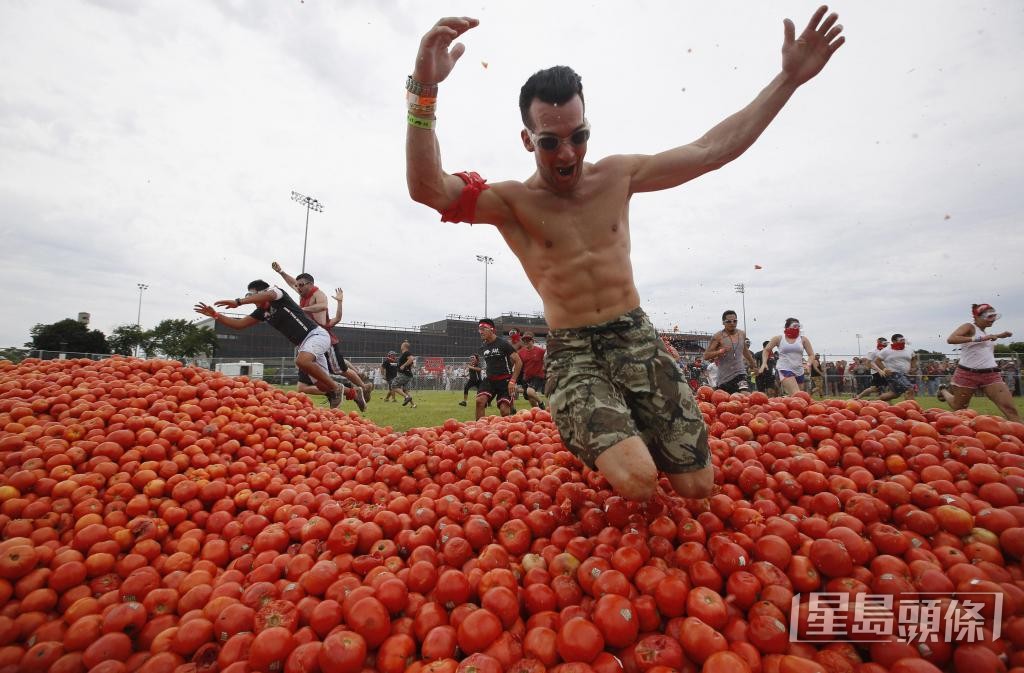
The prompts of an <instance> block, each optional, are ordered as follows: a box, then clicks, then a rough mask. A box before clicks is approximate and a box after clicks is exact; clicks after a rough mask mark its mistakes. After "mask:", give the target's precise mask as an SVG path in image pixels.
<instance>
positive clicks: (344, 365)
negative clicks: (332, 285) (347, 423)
mask: <svg viewBox="0 0 1024 673" xmlns="http://www.w3.org/2000/svg"><path fill="white" fill-rule="evenodd" d="M270 268H272V269H273V270H274V271H276V272H277V273H278V274H279V275H280V276H281V278H283V279H284V282H286V283H288V286H289V287H290V288H292V289H293V290H295V291H296V292H298V293H299V306H300V307H301V308H302V310H303V311H305V312H306V313H308V314H309V315H310V317H311V318H313V321H314V322H316V324H317V325H320V326H321V327H323V328H324V329H325V330H327V334H328V335H330V337H331V346H332V347H333V348H334V355H335V358H337V360H338V364H339V365H340V366H341V369H342V374H343V375H344V377H345V378H346V379H348V380H349V381H351V382H352V383H353V384H354V385H356V386H359V389H360V392H359V393H358V394H357V395H356V397H355V401H356V404H357V405H358V406H359V410H360V411H363V410H365V409H366V400H368V399H370V392H371V391H372V390H373V385H372V384H367V383H365V382H364V381H363V379H362V377H361V376H359V372H357V371H356V369H355V367H352V366H351V364H350V363H349V361H348V360H346V359H345V355H344V353H342V351H341V339H339V338H338V335H337V334H335V333H334V329H333V328H334V326H335V325H337V324H338V323H339V322H341V302H342V301H343V300H344V293H343V292H341V288H337V289H336V290H335V295H334V298H335V300H337V302H338V308H337V310H336V311H335V317H334V318H330V317H328V308H329V306H328V304H327V293H325V292H324V291H323V290H321V289H320V288H318V287H317V286H316V284H315V281H314V280H313V276H311V275H310V274H308V273H300V274H299V275H298V276H295V277H294V278H292V277H291V276H290V275H289V274H288V273H287V272H286V271H285V270H284V269H282V268H281V265H280V264H278V263H277V262H272V263H271V264H270ZM339 293H340V294H341V296H342V299H338V296H339ZM299 383H300V384H305V385H307V386H309V385H312V382H311V381H309V380H303V377H302V376H301V375H300V377H299Z"/></svg>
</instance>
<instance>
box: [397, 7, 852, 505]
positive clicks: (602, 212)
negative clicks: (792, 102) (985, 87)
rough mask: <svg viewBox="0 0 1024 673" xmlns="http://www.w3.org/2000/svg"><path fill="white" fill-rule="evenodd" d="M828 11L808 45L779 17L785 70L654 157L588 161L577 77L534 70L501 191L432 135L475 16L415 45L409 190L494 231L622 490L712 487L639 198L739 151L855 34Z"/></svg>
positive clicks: (562, 416) (703, 435)
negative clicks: (660, 309) (510, 170)
mask: <svg viewBox="0 0 1024 673" xmlns="http://www.w3.org/2000/svg"><path fill="white" fill-rule="evenodd" d="M826 11H827V8H826V7H821V8H819V9H818V10H817V11H816V12H815V13H814V15H813V16H812V17H811V20H810V22H809V24H808V25H807V28H806V29H805V30H804V31H803V33H801V35H800V39H799V40H797V38H796V34H795V29H794V26H793V23H792V22H791V21H789V20H788V19H787V20H786V21H785V22H784V31H783V37H784V39H783V46H782V70H781V72H780V73H779V74H778V75H777V76H776V77H775V78H774V79H773V80H772V81H771V83H769V84H768V86H767V87H765V88H764V89H763V90H762V92H761V93H760V94H758V96H757V97H756V98H755V99H754V100H753V101H752V102H751V103H750V104H749V105H747V106H746V107H745V108H744V109H742V110H740V111H739V112H737V113H736V114H734V115H732V116H730V117H729V118H727V119H725V120H724V121H722V122H721V123H720V124H718V125H716V126H715V127H714V128H712V129H711V130H709V131H708V132H707V133H705V134H704V135H703V136H702V137H701V138H700V139H698V140H697V141H695V142H693V143H691V144H688V145H683V146H680V147H677V148H675V149H670V150H668V151H665V152H661V153H659V154H655V155H638V154H633V155H616V156H610V157H607V158H604V159H602V160H600V161H598V162H597V163H585V162H584V157H585V156H586V153H587V141H588V140H589V138H590V126H589V124H588V123H587V119H586V116H585V107H584V100H583V86H582V80H581V79H580V77H579V75H577V74H576V73H575V72H574V71H573V70H572V69H571V68H568V67H566V66H557V67H554V68H549V69H547V70H542V71H539V72H537V73H535V74H534V75H533V76H531V77H530V78H529V79H528V80H527V82H526V84H525V85H524V86H523V87H522V89H521V91H520V96H519V111H520V116H521V118H522V121H523V125H524V127H525V128H523V129H522V130H521V132H520V139H521V142H522V144H523V147H524V149H525V150H526V151H527V152H530V153H533V155H534V163H535V167H536V169H535V172H534V173H533V175H531V176H530V177H529V178H527V179H526V180H525V181H524V182H519V181H515V180H512V181H506V182H497V183H495V184H493V185H488V184H487V182H486V180H484V179H483V178H482V177H481V176H479V175H478V174H476V173H472V172H464V173H459V174H456V175H451V174H448V173H446V172H445V171H444V170H443V168H442V165H441V152H440V146H439V144H438V139H437V136H436V135H435V134H434V130H433V129H434V124H435V123H436V119H435V111H436V103H437V95H438V85H439V84H440V83H441V82H442V81H444V80H445V79H446V78H447V77H448V75H449V74H450V73H451V71H452V68H453V67H454V66H455V63H456V62H457V61H458V60H459V58H460V57H461V56H462V54H463V53H464V52H465V46H464V45H462V44H455V45H454V46H452V41H453V40H455V39H456V38H457V37H459V36H460V35H462V34H463V33H465V32H466V31H468V30H470V29H472V28H473V27H475V26H477V25H478V24H479V21H477V20H476V19H472V18H468V17H449V18H444V19H441V20H440V21H438V22H437V24H435V25H434V26H433V27H432V28H431V29H430V30H429V31H428V32H427V33H426V34H425V35H424V36H423V39H422V40H421V41H420V45H419V51H418V53H417V55H416V59H415V61H414V68H413V73H412V75H410V76H409V78H408V80H407V82H406V88H407V90H408V96H407V101H408V103H409V108H408V112H409V114H408V116H407V121H408V128H407V136H406V180H407V185H408V188H409V194H410V196H411V197H412V199H413V200H415V201H417V202H419V203H423V204H424V205H427V206H429V207H431V208H433V209H435V210H437V211H440V212H441V219H442V220H444V221H452V222H470V223H488V224H493V225H496V226H497V227H498V231H499V233H500V234H501V235H502V237H503V238H504V239H505V242H506V244H508V246H509V248H510V249H511V250H512V252H513V253H515V255H516V257H517V258H518V259H519V261H520V263H521V264H522V265H523V270H524V271H525V273H526V276H527V278H529V279H530V282H531V283H532V284H533V286H534V288H535V289H536V290H537V292H538V293H539V294H540V297H541V300H542V301H543V303H544V314H545V317H546V318H547V321H548V324H549V325H550V326H551V328H552V330H551V332H550V333H549V335H548V340H547V356H546V363H545V364H546V368H547V371H546V376H547V381H546V388H547V389H546V390H545V393H547V397H548V402H549V404H550V407H551V409H552V415H553V417H554V419H555V423H556V425H557V426H558V430H559V433H560V435H561V438H562V440H563V441H564V442H565V444H566V446H567V447H568V448H569V449H570V450H571V451H572V452H574V453H575V454H576V455H577V456H578V457H579V458H580V459H581V460H582V461H583V462H584V463H585V464H586V465H587V466H588V467H590V468H592V469H597V470H599V471H600V472H601V473H602V475H603V476H604V477H605V478H606V479H607V480H608V482H609V483H610V484H611V486H612V488H613V489H614V490H615V491H616V492H617V493H618V494H619V495H622V496H625V497H626V498H627V499H630V500H633V501H640V502H646V501H647V500H649V499H650V498H651V497H653V496H654V495H655V493H656V491H657V487H658V472H659V470H660V471H662V472H664V473H666V475H667V476H668V479H669V482H670V483H671V485H672V487H673V489H674V490H675V491H676V492H677V493H679V494H680V495H682V496H684V497H691V498H704V497H706V496H708V495H710V494H711V492H712V487H713V486H714V469H713V467H712V465H711V456H710V451H709V449H708V440H707V427H706V426H705V425H704V421H703V418H702V416H701V413H700V409H699V408H698V407H697V404H696V402H695V401H694V399H693V395H692V393H691V391H690V389H689V387H688V386H687V385H686V382H685V381H684V379H683V376H682V373H681V372H680V370H679V367H678V365H677V364H676V362H675V361H674V360H673V359H672V357H671V356H670V355H669V353H668V350H667V349H666V348H665V346H664V344H663V343H662V341H661V339H659V338H658V334H657V332H656V331H655V329H654V326H653V325H652V324H651V322H650V320H649V319H648V317H647V314H646V313H644V311H643V309H642V308H641V307H640V295H639V292H638V291H637V289H636V284H635V282H634V279H633V270H632V264H631V262H630V258H629V250H630V242H629V203H630V200H631V199H632V197H633V195H635V194H637V193H640V192H651V191H658V190H662V189H669V188H671V187H676V186H678V185H681V184H683V183H684V182H688V181H689V180H692V179H694V178H697V177H699V176H700V175H703V174H704V173H707V172H709V171H713V170H715V169H718V168H721V167H722V166H724V165H725V164H727V163H729V162H730V161H732V160H733V159H735V158H736V157H738V156H740V155H741V154H743V152H745V151H746V150H747V148H748V147H750V146H751V145H752V144H753V143H754V141H755V140H757V138H758V137H759V136H760V135H761V133H762V132H763V131H764V130H765V129H766V128H767V127H768V125H769V123H771V121H772V120H773V119H774V118H775V116H776V115H777V114H778V113H779V111H781V109H782V107H783V106H784V105H785V104H786V102H787V101H788V100H789V99H790V97H791V96H792V95H793V94H794V93H795V92H796V90H797V88H798V87H799V86H801V85H802V84H804V83H805V82H807V81H808V80H810V79H811V78H812V77H814V76H815V75H816V74H818V72H820V71H821V69H822V68H823V67H824V66H825V64H826V63H827V62H828V61H829V59H830V58H831V57H832V54H833V53H834V52H835V51H836V49H838V48H839V47H840V46H841V45H842V44H843V42H844V41H845V38H843V37H840V33H841V32H842V26H840V25H838V24H837V20H838V17H837V16H836V15H835V14H831V15H829V16H827V17H826V16H825V13H826ZM449 47H451V51H449ZM513 385H514V383H513Z"/></svg>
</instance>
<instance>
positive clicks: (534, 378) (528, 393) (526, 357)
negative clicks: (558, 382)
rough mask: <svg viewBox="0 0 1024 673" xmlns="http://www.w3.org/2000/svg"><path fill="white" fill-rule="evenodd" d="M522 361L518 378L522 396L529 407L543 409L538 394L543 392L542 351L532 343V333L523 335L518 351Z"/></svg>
mask: <svg viewBox="0 0 1024 673" xmlns="http://www.w3.org/2000/svg"><path fill="white" fill-rule="evenodd" d="M517 352H518V353H519V359H520V360H522V361H523V372H522V374H521V375H520V376H519V378H520V380H521V381H522V386H523V395H524V396H525V397H526V399H527V400H528V401H529V402H530V406H534V407H540V408H541V409H543V408H544V403H543V402H541V401H540V395H539V394H538V393H540V392H542V391H543V390H544V349H543V348H541V347H540V346H538V345H536V344H535V343H534V341H533V332H526V333H525V334H523V346H522V348H520V349H519V350H518V351H517Z"/></svg>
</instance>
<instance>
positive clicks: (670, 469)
mask: <svg viewBox="0 0 1024 673" xmlns="http://www.w3.org/2000/svg"><path fill="white" fill-rule="evenodd" d="M544 366H545V369H546V376H547V382H546V385H545V389H544V393H545V394H546V395H547V397H548V403H549V406H550V409H551V413H552V416H553V418H554V421H555V425H556V426H557V427H558V432H559V433H560V434H561V436H562V441H563V442H564V443H565V445H566V446H567V447H568V448H569V450H570V451H572V452H573V453H574V454H576V455H577V456H578V457H579V458H580V460H582V461H583V462H584V463H586V464H587V465H588V466H589V467H591V468H593V467H595V461H596V460H597V457H598V456H600V455H601V453H602V452H604V451H605V450H607V449H608V448H610V447H612V446H614V445H615V444H618V443H619V442H621V441H622V440H624V439H628V438H630V437H637V436H639V437H641V438H642V439H643V440H644V442H645V443H646V444H647V447H648V449H649V450H650V452H651V457H652V458H653V459H654V463H655V465H657V466H658V469H659V470H661V471H663V472H667V473H669V474H678V473H681V472H693V471H695V470H699V469H701V468H703V467H707V466H708V465H709V464H710V452H709V451H708V432H707V427H706V426H705V425H704V419H703V417H702V416H701V413H700V410H699V409H698V408H697V403H696V402H695V401H694V399H693V393H692V392H691V391H690V387H689V386H688V385H687V383H686V381H685V379H684V377H683V374H682V372H681V371H680V370H679V366H678V365H677V364H676V363H675V361H674V360H673V359H672V357H671V356H670V355H669V353H668V350H667V349H666V348H665V345H664V343H662V341H661V339H660V338H658V334H657V332H656V331H655V330H654V326H653V325H651V322H650V320H648V318H647V314H646V313H644V312H643V310H642V309H639V308H637V309H634V310H633V311H630V312H629V313H627V314H625V315H623V316H621V317H619V318H617V319H615V320H612V321H611V322H607V323H603V324H601V325H595V326H593V327H578V328H573V329H557V330H552V331H551V332H550V333H549V335H548V338H547V353H546V355H545V357H544Z"/></svg>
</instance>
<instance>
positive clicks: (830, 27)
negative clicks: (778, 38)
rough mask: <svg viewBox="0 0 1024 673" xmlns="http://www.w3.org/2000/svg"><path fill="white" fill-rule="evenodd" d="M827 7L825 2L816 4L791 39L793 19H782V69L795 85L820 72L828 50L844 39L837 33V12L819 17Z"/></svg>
mask: <svg viewBox="0 0 1024 673" xmlns="http://www.w3.org/2000/svg"><path fill="white" fill-rule="evenodd" d="M827 11H828V7H827V6H825V5H822V6H821V7H819V8H818V11H816V12H814V16H812V17H811V20H810V21H809V22H808V23H807V27H806V28H804V32H803V33H801V34H800V38H799V39H795V36H796V28H795V27H794V26H793V22H792V21H790V20H789V19H786V20H785V21H783V32H784V41H783V44H782V71H783V72H785V73H786V74H787V75H789V76H790V78H791V79H792V80H793V82H794V83H795V84H797V85H800V84H803V83H804V82H806V81H807V80H809V79H811V78H812V77H814V76H815V75H817V74H818V73H819V72H821V69H822V68H824V67H825V64H826V63H828V60H829V59H830V58H832V54H834V53H835V51H836V50H837V49H839V47H841V46H843V43H844V42H846V38H845V37H841V36H840V35H839V34H840V33H841V32H842V31H843V27H842V25H840V24H837V23H836V21H837V20H838V19H839V15H838V14H836V13H835V12H833V13H831V14H829V15H828V17H827V18H826V19H825V20H824V21H822V20H821V17H823V16H825V12H827ZM819 24H820V25H819Z"/></svg>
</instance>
